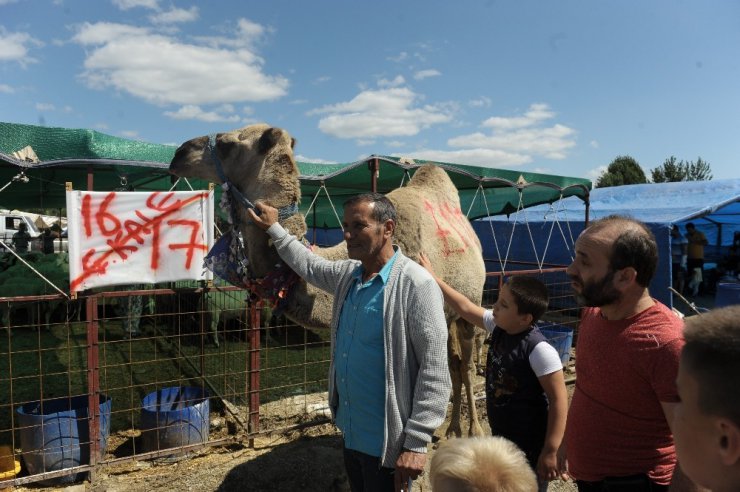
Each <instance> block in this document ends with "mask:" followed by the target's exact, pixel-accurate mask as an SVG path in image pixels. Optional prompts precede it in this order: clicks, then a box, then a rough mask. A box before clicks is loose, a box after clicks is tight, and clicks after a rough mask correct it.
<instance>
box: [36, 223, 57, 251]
mask: <svg viewBox="0 0 740 492" xmlns="http://www.w3.org/2000/svg"><path fill="white" fill-rule="evenodd" d="M55 239H56V235H55V234H54V233H53V232H52V231H51V229H48V228H47V229H44V232H43V233H42V234H41V236H40V237H39V241H41V251H43V252H44V254H46V255H48V254H52V253H54V240H55Z"/></svg>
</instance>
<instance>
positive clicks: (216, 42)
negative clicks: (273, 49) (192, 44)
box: [195, 18, 274, 51]
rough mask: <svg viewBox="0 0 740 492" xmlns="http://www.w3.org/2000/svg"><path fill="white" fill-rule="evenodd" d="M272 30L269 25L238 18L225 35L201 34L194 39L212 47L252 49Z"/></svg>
mask: <svg viewBox="0 0 740 492" xmlns="http://www.w3.org/2000/svg"><path fill="white" fill-rule="evenodd" d="M273 31H274V29H273V28H271V27H267V26H263V25H261V24H257V23H256V22H252V21H250V20H249V19H244V18H240V19H237V21H236V27H235V28H233V29H232V30H231V32H229V33H228V35H227V36H201V37H196V38H195V39H196V41H199V42H202V43H203V44H205V45H207V46H211V47H213V48H221V47H225V48H233V49H246V50H249V51H254V50H255V46H257V45H258V44H259V43H260V42H261V41H263V40H264V38H265V37H266V36H267V34H268V33H272V32H273Z"/></svg>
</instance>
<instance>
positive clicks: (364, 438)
mask: <svg viewBox="0 0 740 492" xmlns="http://www.w3.org/2000/svg"><path fill="white" fill-rule="evenodd" d="M256 206H257V208H258V209H259V210H260V212H261V214H260V215H259V216H257V215H256V214H255V213H254V212H253V211H251V210H250V212H249V214H250V217H251V219H252V220H253V221H254V223H255V224H256V225H257V226H258V227H260V228H262V229H263V230H266V231H267V233H268V234H269V235H270V237H271V238H272V241H273V244H274V246H275V248H276V250H277V252H278V254H279V255H280V257H281V258H282V259H283V260H284V261H285V262H286V263H287V264H288V265H289V266H290V267H291V268H292V269H293V270H294V271H295V272H296V273H298V274H299V275H300V276H301V277H303V278H304V279H305V280H306V281H308V282H310V283H312V284H314V285H316V286H317V287H319V288H321V289H323V290H326V291H327V292H330V293H333V294H334V305H333V306H334V307H333V313H332V324H331V328H332V361H331V364H330V368H329V405H330V407H331V409H332V414H333V415H334V417H335V421H336V424H337V426H338V427H339V429H340V430H341V431H342V434H343V436H344V462H345V468H346V470H347V475H348V477H349V481H350V487H351V489H352V491H353V492H358V491H406V490H410V483H411V480H413V479H415V478H416V477H417V476H418V475H419V474H420V473H421V472H422V471H423V469H424V464H425V463H426V451H427V444H428V443H429V442H431V439H432V435H433V433H434V431H435V429H436V428H437V427H438V426H439V425H440V424H441V423H442V422H443V421H444V417H445V413H446V410H447V403H448V401H449V395H450V388H451V383H450V379H449V372H448V368H447V326H446V323H445V316H444V311H443V305H444V302H443V298H442V293H441V291H440V289H439V287H438V286H437V283H436V281H435V280H434V279H433V278H432V276H431V275H430V274H429V273H428V272H427V271H426V270H425V269H424V268H422V267H421V266H420V265H418V264H417V263H416V262H415V261H413V260H411V259H409V258H408V257H406V256H405V255H404V254H403V252H402V251H401V250H400V248H399V247H398V246H394V245H393V233H394V231H395V227H396V211H395V208H394V207H393V204H392V203H391V202H390V201H389V200H388V199H387V198H386V197H385V196H383V195H381V194H378V193H368V194H364V195H359V196H357V197H355V198H352V199H350V200H348V201H347V202H346V203H345V204H344V218H343V221H342V227H343V228H344V238H345V240H346V243H347V253H348V256H349V258H350V259H348V260H340V261H329V260H327V259H325V258H322V257H320V256H318V255H315V254H313V253H311V252H310V251H309V250H308V249H306V248H305V247H304V246H303V245H302V244H301V243H300V242H299V241H298V240H296V238H295V237H294V236H291V235H289V234H288V233H287V232H286V231H285V229H283V228H282V226H281V225H280V224H279V223H278V213H277V210H276V209H274V208H273V207H270V206H268V205H266V204H264V203H261V202H257V204H256Z"/></svg>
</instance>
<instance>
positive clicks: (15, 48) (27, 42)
mask: <svg viewBox="0 0 740 492" xmlns="http://www.w3.org/2000/svg"><path fill="white" fill-rule="evenodd" d="M43 45H44V43H42V42H41V41H39V40H38V39H36V38H34V37H33V36H31V35H30V34H28V33H26V32H10V31H8V30H7V29H5V27H3V26H0V63H2V62H18V64H19V65H21V66H22V67H24V68H25V67H26V66H27V65H28V64H29V63H36V62H37V61H38V60H36V59H35V58H33V57H31V56H29V54H28V52H29V50H30V49H31V48H32V47H37V48H38V47H41V46H43Z"/></svg>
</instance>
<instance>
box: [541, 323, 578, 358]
mask: <svg viewBox="0 0 740 492" xmlns="http://www.w3.org/2000/svg"><path fill="white" fill-rule="evenodd" d="M538 328H539V329H540V332H541V333H542V334H543V335H545V338H547V341H548V342H549V343H550V345H552V346H553V347H555V350H557V351H558V355H560V360H561V361H562V362H563V366H565V365H566V364H568V361H569V360H570V348H571V347H572V346H573V328H569V327H567V326H561V325H556V324H553V323H543V324H540V325H539V326H538Z"/></svg>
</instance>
